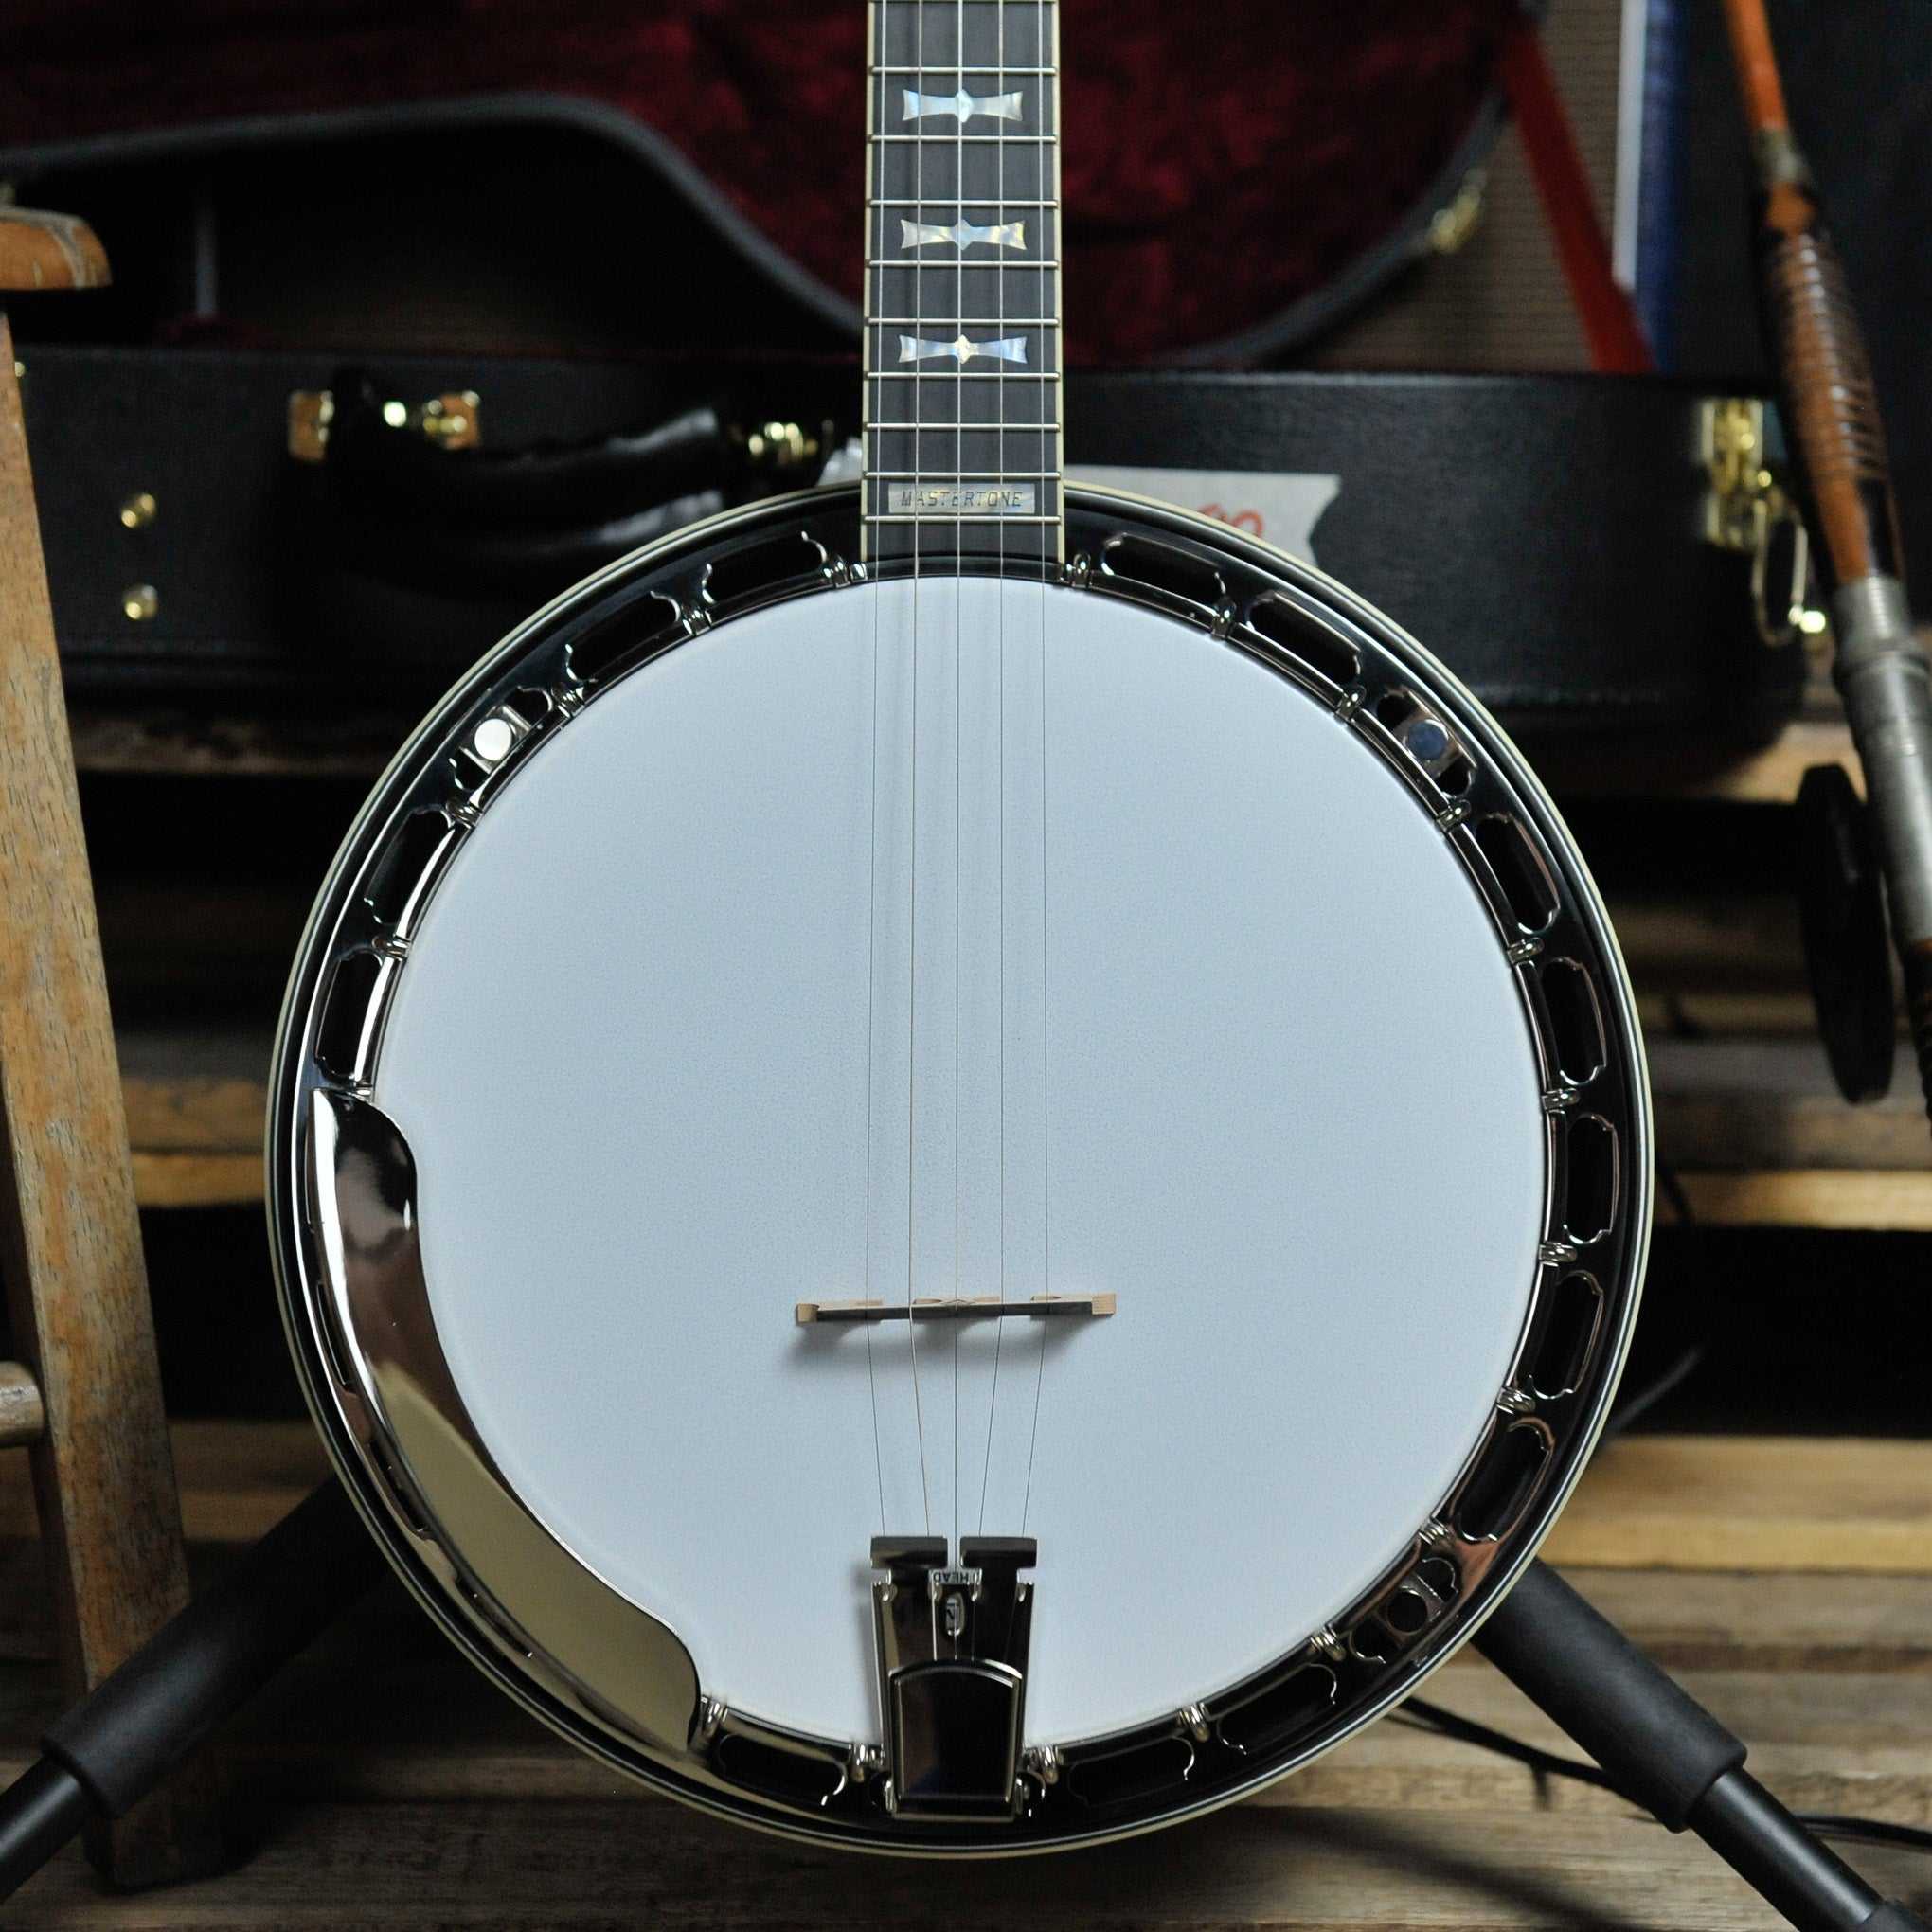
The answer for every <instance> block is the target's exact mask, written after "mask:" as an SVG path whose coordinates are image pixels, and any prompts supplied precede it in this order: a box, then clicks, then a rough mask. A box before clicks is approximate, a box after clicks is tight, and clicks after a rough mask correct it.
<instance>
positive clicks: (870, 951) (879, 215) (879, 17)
mask: <svg viewBox="0 0 1932 1932" xmlns="http://www.w3.org/2000/svg"><path fill="white" fill-rule="evenodd" d="M887 4H888V0H879V6H878V9H877V11H876V12H875V14H874V16H873V19H874V27H875V30H876V31H877V32H878V33H879V34H880V35H881V36H882V37H883V35H884V32H885V27H886V6H887ZM875 51H876V50H875ZM878 64H879V65H880V66H882V67H883V65H884V63H883V62H879V63H878ZM872 86H873V90H874V96H875V104H874V107H873V113H874V116H876V118H875V120H874V123H873V125H874V126H875V128H878V129H881V130H883V129H884V127H885V121H886V101H887V99H888V98H890V96H889V92H888V83H887V81H886V76H885V74H884V73H883V72H882V73H877V74H875V75H874V76H873V79H872ZM866 163H867V174H868V179H869V181H870V184H871V189H872V194H871V200H872V202H873V204H874V206H871V207H870V208H868V212H867V216H866V227H867V245H866V254H867V258H868V259H883V257H884V255H885V248H884V245H883V243H884V241H885V232H886V210H885V208H884V207H883V206H879V205H878V203H879V143H878V142H876V141H875V142H873V143H872V144H871V145H870V149H869V152H868V154H867V157H866ZM876 285H877V283H876V281H875V283H874V286H876ZM867 360H868V364H869V362H870V360H871V356H870V349H869V346H868V354H867ZM868 373H869V371H868ZM866 392H867V393H866V403H867V407H868V409H869V408H871V407H872V403H873V398H874V396H875V395H876V394H877V393H878V392H877V389H876V387H875V385H873V384H872V383H870V382H869V381H868V383H867V385H866ZM875 447H876V445H875ZM873 487H874V488H876V486H873ZM870 493H871V492H870V490H868V491H866V492H862V500H861V503H860V506H859V507H860V510H861V511H862V512H863V510H865V508H866V504H865V502H864V500H863V497H864V496H866V495H869V494H870ZM870 601H871V605H872V816H871V819H870V821H869V823H868V832H869V834H870V844H869V851H870V862H869V865H868V869H867V875H866V890H867V903H866V1245H865V1268H864V1274H863V1279H864V1281H865V1289H864V1293H865V1296H866V1298H867V1299H868V1300H870V1299H871V1297H872V1285H873V1261H872V1193H873V1189H874V1185H875V1180H876V1172H877V1169H876V1162H875V1157H874V1139H873V1118H872V1117H873V1112H874V1089H875V1088H876V1087H877V1085H878V1080H879V1070H878V1052H879V1034H878V1025H879V628H880V621H881V618H880V609H879V589H878V585H877V584H876V583H875V584H873V585H872V586H871V590H870ZM861 1326H862V1327H863V1328H864V1329H865V1331H866V1392H867V1394H868V1396H869V1397H870V1398H871V1403H872V1473H873V1475H874V1476H875V1477H876V1478H877V1481H878V1485H879V1529H880V1533H881V1534H882V1535H883V1534H884V1533H885V1531H886V1448H885V1444H884V1442H883V1441H882V1440H881V1439H880V1433H879V1375H878V1368H877V1365H876V1363H875V1362H874V1360H873V1354H874V1351H873V1347H872V1324H871V1323H870V1322H865V1323H862V1324H861Z"/></svg>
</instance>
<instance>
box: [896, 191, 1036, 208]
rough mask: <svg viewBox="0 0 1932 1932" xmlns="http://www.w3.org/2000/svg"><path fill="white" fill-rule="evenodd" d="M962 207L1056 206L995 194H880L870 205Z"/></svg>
mask: <svg viewBox="0 0 1932 1932" xmlns="http://www.w3.org/2000/svg"><path fill="white" fill-rule="evenodd" d="M942 202H943V205H944V206H948V207H962V208H1052V207H1058V206H1060V204H1059V203H1058V202H1057V201H1016V200H1014V199H1012V198H1011V197H1008V198H1006V199H1004V200H1002V199H1001V198H999V197H998V196H995V195H984V194H977V195H971V194H969V195H959V194H949V195H946V196H944V197H938V196H930V195H908V194H882V195H875V196H874V197H873V200H872V206H874V207H875V208H935V207H939V206H941V205H942Z"/></svg>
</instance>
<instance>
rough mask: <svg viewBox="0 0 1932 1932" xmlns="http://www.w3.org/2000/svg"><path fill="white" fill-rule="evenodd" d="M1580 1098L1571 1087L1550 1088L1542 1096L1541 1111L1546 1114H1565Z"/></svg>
mask: <svg viewBox="0 0 1932 1932" xmlns="http://www.w3.org/2000/svg"><path fill="white" fill-rule="evenodd" d="M1582 1098H1583V1096H1582V1094H1581V1093H1579V1092H1578V1090H1577V1089H1576V1088H1575V1087H1573V1086H1556V1087H1551V1088H1549V1089H1548V1090H1547V1092H1546V1093H1545V1094H1544V1096H1543V1111H1544V1112H1545V1113H1546V1114H1566V1113H1568V1111H1569V1110H1570V1109H1571V1108H1572V1107H1573V1106H1575V1105H1576V1103H1577V1102H1578V1100H1581V1099H1582Z"/></svg>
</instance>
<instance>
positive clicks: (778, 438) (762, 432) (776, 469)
mask: <svg viewBox="0 0 1932 1932" xmlns="http://www.w3.org/2000/svg"><path fill="white" fill-rule="evenodd" d="M831 434H832V424H830V423H829V422H828V423H825V424H822V425H821V426H820V428H819V429H818V430H817V431H816V432H815V433H814V432H813V431H811V430H808V429H806V428H805V427H804V425H803V424H802V423H797V422H762V423H760V425H759V426H758V427H757V428H756V429H753V430H746V431H742V432H738V431H734V432H733V435H734V437H741V438H742V445H743V449H744V457H745V461H746V462H747V463H749V464H750V466H751V467H752V468H753V469H754V470H761V471H767V472H769V473H770V474H772V475H775V476H789V475H791V474H793V473H794V472H795V471H798V470H803V469H804V468H805V467H806V466H807V465H808V464H811V463H814V462H816V461H817V459H818V457H819V456H820V454H821V452H822V451H823V450H824V448H825V446H826V443H827V442H828V441H829V440H830V438H831Z"/></svg>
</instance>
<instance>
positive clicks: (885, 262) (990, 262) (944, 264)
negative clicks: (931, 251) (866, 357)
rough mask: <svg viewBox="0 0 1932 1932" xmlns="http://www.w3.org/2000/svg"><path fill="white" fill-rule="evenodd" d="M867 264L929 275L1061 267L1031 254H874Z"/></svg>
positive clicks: (1056, 262) (1054, 268)
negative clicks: (966, 257)
mask: <svg viewBox="0 0 1932 1932" xmlns="http://www.w3.org/2000/svg"><path fill="white" fill-rule="evenodd" d="M866 266H867V267H868V268H898V269H903V270H905V271H906V272H907V273H908V274H910V273H912V272H914V271H921V270H922V271H923V272H924V273H925V274H927V275H936V274H938V273H939V271H940V270H942V269H945V270H950V271H951V272H953V273H954V274H957V273H958V271H959V270H960V269H961V268H969V269H993V270H995V271H999V270H1004V269H1010V268H1044V269H1050V270H1057V269H1058V268H1059V267H1060V264H1059V262H1058V261H1055V260H1052V259H1047V260H1046V261H1041V260H1038V259H1035V258H1034V257H1032V256H1029V255H1014V256H1010V257H1008V258H1007V259H1005V260H1000V259H996V258H995V257H993V256H990V255H987V256H980V257H978V258H977V259H975V260H972V261H966V262H960V261H921V260H919V259H917V258H916V257H913V256H908V255H894V256H889V257H888V256H883V255H874V256H872V257H870V258H869V259H868V260H867V262H866ZM880 319H882V320H883V319H884V318H883V317H881V318H880ZM1055 319H1056V320H1057V319H1058V318H1057V317H1056V318H1055Z"/></svg>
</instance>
